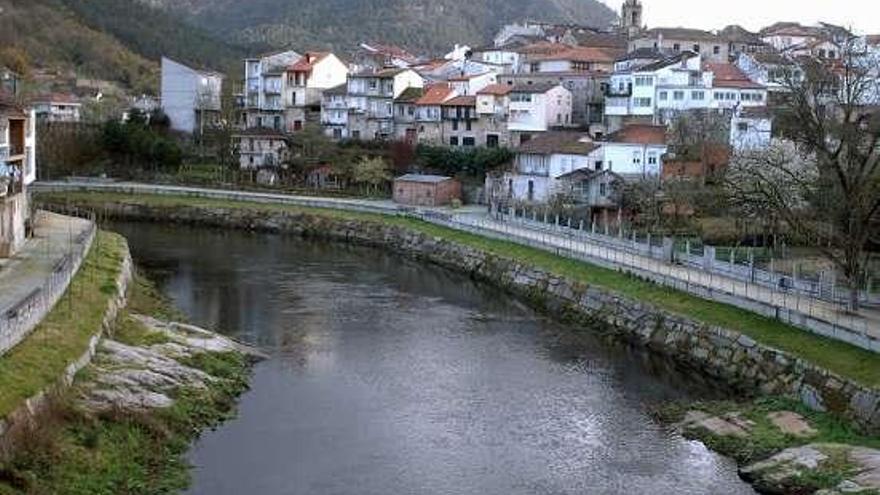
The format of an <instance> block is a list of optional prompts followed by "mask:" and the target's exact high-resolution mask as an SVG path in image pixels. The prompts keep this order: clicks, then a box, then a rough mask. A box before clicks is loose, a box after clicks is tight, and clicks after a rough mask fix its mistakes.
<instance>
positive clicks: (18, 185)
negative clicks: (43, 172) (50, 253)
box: [0, 92, 37, 258]
mask: <svg viewBox="0 0 880 495" xmlns="http://www.w3.org/2000/svg"><path fill="white" fill-rule="evenodd" d="M12 96H13V95H12V93H5V92H4V93H3V94H0V258H8V257H10V256H12V255H14V254H15V253H16V251H18V250H19V249H20V248H21V246H22V245H23V244H24V242H25V239H26V236H27V235H28V228H27V225H28V223H29V222H30V221H31V218H30V214H31V207H30V204H29V203H30V198H29V193H28V186H29V185H30V184H31V183H32V182H34V181H35V180H36V178H37V173H36V170H37V169H36V161H35V157H36V154H35V149H36V148H35V146H36V127H35V121H36V117H35V115H34V112H33V110H32V109H26V108H24V107H22V106H20V105H18V104H16V103H14V102H13V101H12Z"/></svg>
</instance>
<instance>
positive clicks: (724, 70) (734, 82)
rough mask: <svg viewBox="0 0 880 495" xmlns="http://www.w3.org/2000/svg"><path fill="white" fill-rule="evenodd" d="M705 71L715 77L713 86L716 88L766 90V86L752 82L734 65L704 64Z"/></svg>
mask: <svg viewBox="0 0 880 495" xmlns="http://www.w3.org/2000/svg"><path fill="white" fill-rule="evenodd" d="M703 70H707V71H709V72H711V73H713V74H714V75H715V79H714V82H713V83H712V86H713V87H715V88H743V89H764V86H762V85H760V84H758V83H756V82H754V81H752V80H751V79H749V78H748V76H746V75H745V73H743V71H741V70H740V69H739V67H737V66H735V65H733V64H723V63H711V62H704V63H703Z"/></svg>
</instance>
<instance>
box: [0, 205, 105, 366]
mask: <svg viewBox="0 0 880 495" xmlns="http://www.w3.org/2000/svg"><path fill="white" fill-rule="evenodd" d="M65 214H66V215H68V216H70V213H65ZM75 214H76V215H77V216H82V217H83V218H87V219H88V220H89V221H90V223H89V226H88V228H86V229H85V230H83V231H81V232H80V233H79V234H77V235H75V236H72V237H70V238H68V239H67V240H66V241H67V245H66V247H65V248H64V249H63V250H61V251H58V252H57V259H56V260H55V262H54V263H53V265H52V267H51V270H50V271H49V272H48V273H47V274H46V277H45V278H44V279H43V281H42V282H41V283H40V284H39V285H38V286H37V287H36V288H34V289H33V290H31V291H30V292H28V293H27V294H25V295H24V296H23V297H21V298H20V299H18V300H17V301H15V302H13V303H11V304H7V305H6V306H5V307H0V356H2V355H3V354H5V353H6V352H7V351H9V350H10V349H12V348H13V347H15V346H16V345H17V344H18V343H19V342H21V341H22V340H24V338H25V337H27V336H28V335H29V334H30V333H31V332H32V331H33V329H34V328H35V327H36V326H37V325H38V324H39V323H40V322H41V321H42V320H43V318H44V317H45V316H46V315H47V314H48V313H49V311H51V309H52V307H54V306H55V303H57V302H58V300H59V299H61V296H62V295H63V294H64V292H65V291H66V290H67V288H68V286H69V285H70V281H71V280H72V278H73V276H74V275H75V274H76V272H77V270H79V267H80V265H81V264H82V262H83V260H84V259H85V256H86V254H87V253H88V252H89V248H90V247H91V245H92V242H93V241H94V239H95V235H96V232H97V228H96V223H95V217H94V215H93V214H91V213H90V212H86V211H82V212H76V213H75ZM55 248H56V250H57V246H55Z"/></svg>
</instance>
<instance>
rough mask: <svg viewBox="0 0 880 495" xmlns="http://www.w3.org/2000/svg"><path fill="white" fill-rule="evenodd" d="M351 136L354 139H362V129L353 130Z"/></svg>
mask: <svg viewBox="0 0 880 495" xmlns="http://www.w3.org/2000/svg"><path fill="white" fill-rule="evenodd" d="M351 138H352V139H360V138H361V131H351Z"/></svg>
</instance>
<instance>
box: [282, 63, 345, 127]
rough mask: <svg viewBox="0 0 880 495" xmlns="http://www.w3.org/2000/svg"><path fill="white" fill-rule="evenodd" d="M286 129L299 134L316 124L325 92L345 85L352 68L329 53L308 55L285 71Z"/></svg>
mask: <svg viewBox="0 0 880 495" xmlns="http://www.w3.org/2000/svg"><path fill="white" fill-rule="evenodd" d="M284 77H285V79H286V81H285V84H284V106H285V110H284V121H285V126H284V129H285V130H286V131H287V132H296V131H299V130H301V129H302V128H303V126H304V125H305V123H306V122H316V121H317V120H318V116H319V115H320V111H321V101H322V100H321V98H322V94H323V92H324V91H326V90H328V89H331V88H334V87H337V86H339V85H340V84H345V83H346V81H347V79H348V67H347V66H346V65H345V64H344V63H343V62H342V61H341V60H340V59H339V57H337V56H336V55H334V54H332V53H328V52H306V53H305V54H303V56H302V57H301V58H300V59H299V60H297V61H296V62H294V63H293V64H291V65H289V66H287V68H286V69H285V70H284Z"/></svg>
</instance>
